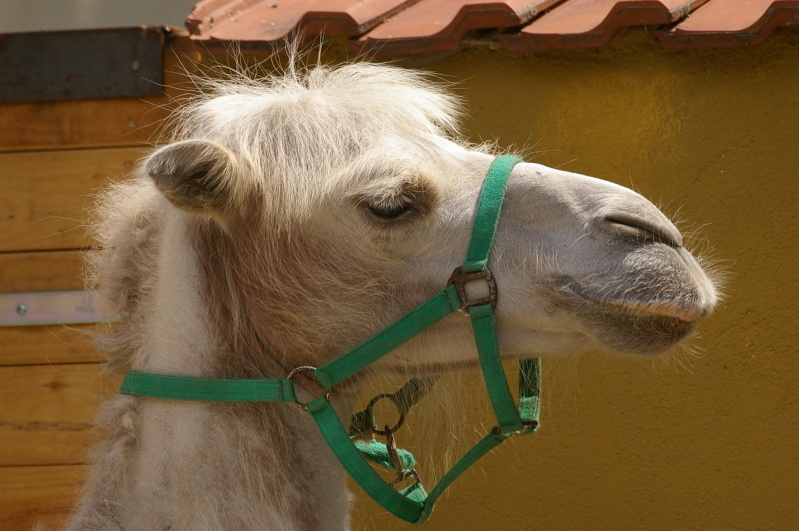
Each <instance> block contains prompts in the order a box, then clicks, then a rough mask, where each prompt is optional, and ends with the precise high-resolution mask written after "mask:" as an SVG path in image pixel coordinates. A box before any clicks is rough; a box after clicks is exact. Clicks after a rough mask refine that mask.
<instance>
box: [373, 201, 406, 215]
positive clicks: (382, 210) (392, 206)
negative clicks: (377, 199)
mask: <svg viewBox="0 0 799 531" xmlns="http://www.w3.org/2000/svg"><path fill="white" fill-rule="evenodd" d="M410 208H411V203H410V201H406V200H405V199H403V198H399V199H397V200H396V201H392V202H390V203H389V202H386V203H375V204H372V205H369V211H370V212H371V213H372V214H374V215H375V216H377V217H378V218H380V219H385V220H392V219H396V218H398V217H400V216H402V215H403V214H405V213H406V212H408V211H409V210H410Z"/></svg>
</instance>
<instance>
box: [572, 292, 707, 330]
mask: <svg viewBox="0 0 799 531" xmlns="http://www.w3.org/2000/svg"><path fill="white" fill-rule="evenodd" d="M561 291H566V292H569V293H572V294H574V295H576V296H577V297H579V298H581V299H584V300H587V301H590V302H591V303H593V304H597V305H600V306H602V307H603V308H604V309H605V310H608V311H618V312H621V313H626V314H629V315H631V316H636V317H641V318H648V317H652V318H663V319H673V320H676V321H682V322H685V323H689V324H692V323H694V322H696V321H698V320H699V319H700V318H701V317H703V316H704V315H705V313H707V312H706V311H705V310H704V309H703V308H701V307H700V306H698V305H696V306H686V305H685V304H679V303H677V302H675V301H669V300H662V299H658V298H653V299H651V300H631V299H619V298H615V297H608V296H604V295H601V294H593V293H590V292H589V291H588V290H586V289H585V288H583V287H582V286H580V285H579V284H577V283H575V282H570V283H569V284H567V285H564V286H563V287H562V288H561Z"/></svg>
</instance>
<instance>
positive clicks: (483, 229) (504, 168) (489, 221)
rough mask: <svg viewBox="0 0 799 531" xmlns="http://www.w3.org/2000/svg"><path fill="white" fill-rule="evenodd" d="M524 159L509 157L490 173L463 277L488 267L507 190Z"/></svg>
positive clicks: (477, 213) (479, 205)
mask: <svg viewBox="0 0 799 531" xmlns="http://www.w3.org/2000/svg"><path fill="white" fill-rule="evenodd" d="M521 161H522V159H520V158H517V157H511V156H508V155H503V156H499V157H497V158H496V159H494V162H493V163H492V164H491V167H490V168H489V169H488V174H487V175H486V178H485V181H484V182H483V189H482V190H481V191H480V199H479V200H478V202H477V212H476V214H475V218H474V226H473V227H472V237H471V239H470V240H469V248H468V249H467V251H466V259H465V260H464V261H463V272H464V273H476V272H478V271H482V270H484V269H485V268H486V267H487V266H488V255H489V254H490V253H491V244H492V243H493V242H494V235H495V234H496V232H497V224H498V223H499V213H500V212H501V211H502V203H503V202H504V200H505V190H506V189H507V187H508V179H509V178H510V174H511V171H513V167H514V166H516V165H517V164H519V163H520V162H521Z"/></svg>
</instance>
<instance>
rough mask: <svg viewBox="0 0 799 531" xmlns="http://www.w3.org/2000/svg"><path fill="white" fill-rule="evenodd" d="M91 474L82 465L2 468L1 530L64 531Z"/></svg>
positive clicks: (0, 482)
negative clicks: (45, 530) (40, 529)
mask: <svg viewBox="0 0 799 531" xmlns="http://www.w3.org/2000/svg"><path fill="white" fill-rule="evenodd" d="M87 472H88V470H87V467H85V466H81V465H70V466H33V467H8V468H0V529H4V530H8V531H18V530H19V531H22V530H28V529H31V527H33V526H34V525H37V524H38V525H41V526H43V527H44V528H52V529H61V528H62V527H63V524H64V521H65V520H66V518H67V516H68V515H69V513H70V510H71V507H72V505H74V504H75V502H77V500H78V493H79V490H80V485H81V482H82V481H83V478H84V477H86V474H87Z"/></svg>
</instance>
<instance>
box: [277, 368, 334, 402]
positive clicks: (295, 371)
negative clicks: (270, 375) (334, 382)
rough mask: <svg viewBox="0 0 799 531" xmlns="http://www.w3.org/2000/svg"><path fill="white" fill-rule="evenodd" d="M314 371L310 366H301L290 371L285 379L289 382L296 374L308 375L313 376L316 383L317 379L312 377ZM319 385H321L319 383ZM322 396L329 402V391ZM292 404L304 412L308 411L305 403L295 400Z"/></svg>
mask: <svg viewBox="0 0 799 531" xmlns="http://www.w3.org/2000/svg"><path fill="white" fill-rule="evenodd" d="M314 371H316V367H311V366H310V365H303V366H301V367H296V368H294V369H292V370H291V372H290V373H289V375H288V376H287V378H288V379H289V380H293V379H294V375H295V374H298V373H309V374H308V375H309V376H313V377H314V378H315V379H316V381H317V382H318V381H319V379H318V378H316V376H315V375H314ZM319 385H322V383H321V382H319ZM322 387H323V388H324V386H323V385H322ZM322 396H324V397H325V400H330V391H327V392H326V393H325V394H324V395H322ZM317 398H318V397H317ZM294 403H295V404H297V405H298V406H300V407H301V408H302V409H304V410H307V409H308V403H307V402H305V403H303V402H300V401H299V400H295V401H294Z"/></svg>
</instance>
